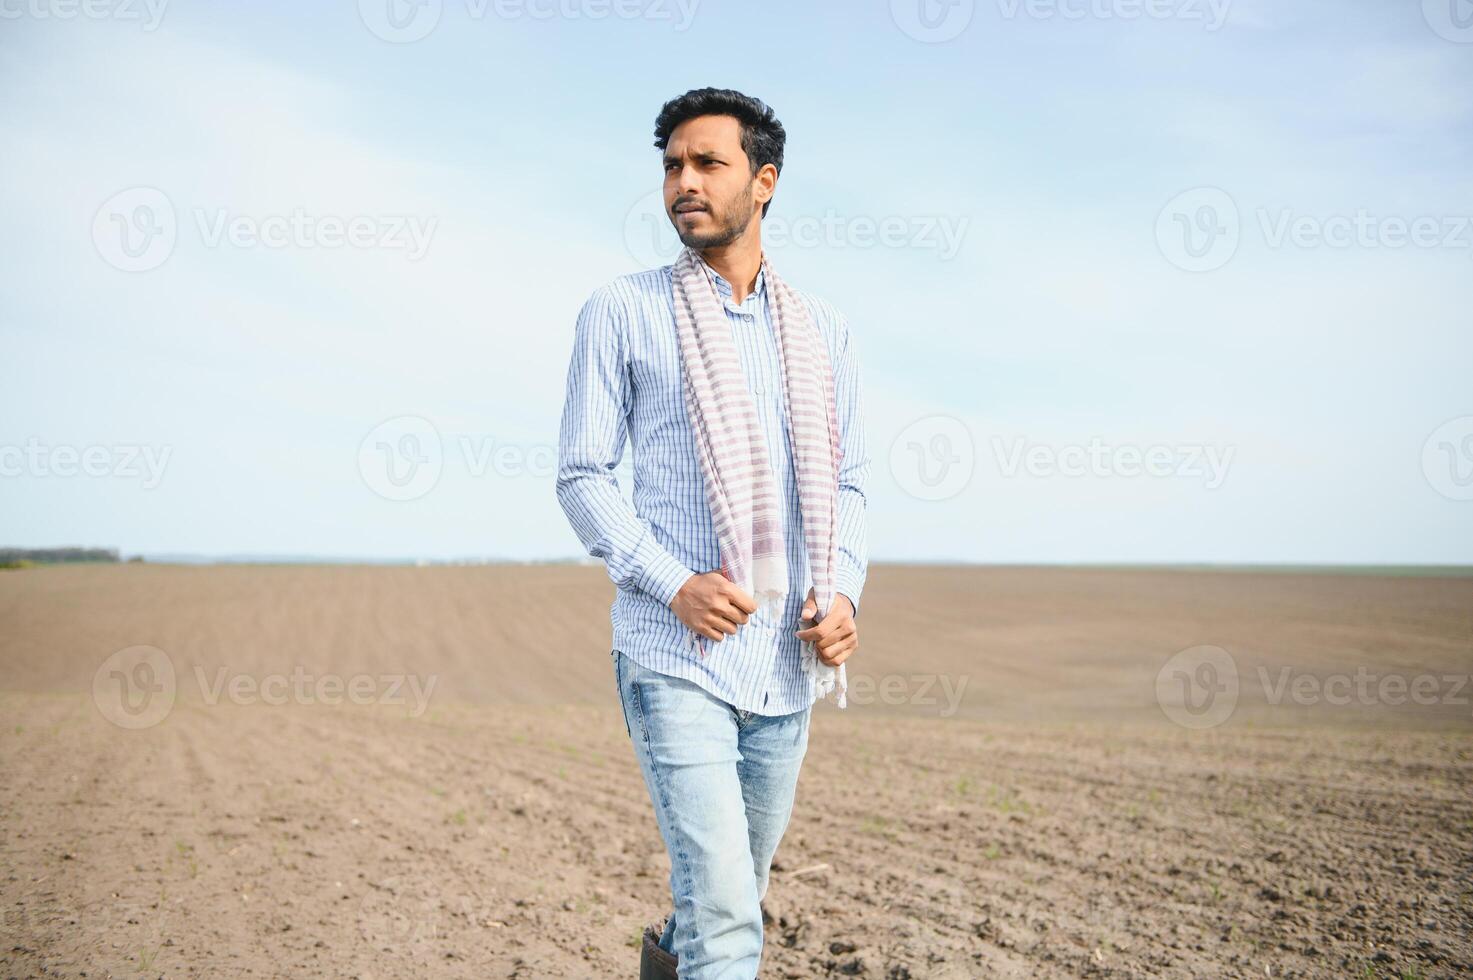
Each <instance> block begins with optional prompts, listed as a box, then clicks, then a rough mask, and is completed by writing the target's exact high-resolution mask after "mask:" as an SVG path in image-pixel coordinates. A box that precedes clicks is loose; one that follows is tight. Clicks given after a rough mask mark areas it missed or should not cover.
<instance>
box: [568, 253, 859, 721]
mask: <svg viewBox="0 0 1473 980" xmlns="http://www.w3.org/2000/svg"><path fill="white" fill-rule="evenodd" d="M672 268H673V266H668V265H667V266H664V267H663V268H659V269H649V270H646V271H644V272H639V273H635V274H633V275H628V276H621V277H620V278H618V279H615V280H614V281H613V282H611V283H609V284H608V285H607V286H604V287H602V288H601V289H599V290H597V291H596V292H594V294H593V295H592V296H591V297H589V299H588V301H587V302H586V303H585V304H584V305H583V309H582V311H581V312H580V313H579V315H578V324H577V328H576V330H575V335H574V340H573V357H572V362H571V364H570V366H569V368H568V389H567V400H566V402H565V403H564V406H563V417H562V426H561V432H560V436H559V440H558V476H557V496H558V502H559V503H560V504H561V505H562V508H563V511H564V513H566V514H567V516H568V520H569V521H570V522H571V523H572V525H573V530H574V531H575V532H576V533H577V535H578V538H579V540H580V541H582V543H583V547H584V548H585V549H586V550H587V551H588V553H589V554H590V555H593V556H595V557H598V558H602V559H604V561H605V563H606V565H607V569H608V574H609V578H610V579H612V580H613V582H614V584H615V585H616V586H618V591H617V593H616V595H615V597H614V603H613V606H612V607H611V609H610V618H611V620H612V623H613V633H614V636H613V640H614V644H613V649H615V650H620V651H623V653H624V654H625V655H626V656H628V657H629V658H630V659H632V660H634V661H635V662H636V663H638V664H639V665H640V666H642V667H645V668H647V669H649V670H654V671H657V672H659V673H662V674H668V675H673V676H675V677H681V678H684V679H686V680H689V681H692V682H694V683H696V684H698V685H700V686H701V687H702V688H704V689H706V690H707V691H710V692H711V693H712V694H714V695H715V696H716V697H718V698H720V699H721V700H723V701H725V702H727V703H728V704H731V705H734V706H735V707H737V708H740V709H743V710H745V711H751V712H754V713H756V714H761V715H779V714H788V713H790V712H793V711H798V710H801V709H803V708H807V707H808V706H809V705H811V704H812V703H813V702H814V700H815V699H816V697H817V693H816V691H815V689H814V685H813V681H812V680H811V679H810V678H809V677H808V676H807V675H805V674H804V673H803V670H802V668H801V667H800V666H799V659H798V655H799V648H800V647H801V641H800V640H799V639H798V638H797V637H795V636H794V635H793V633H794V632H795V631H797V630H798V629H800V628H801V627H800V626H799V622H798V616H799V613H800V612H801V610H802V608H803V602H804V600H805V599H806V598H807V596H808V589H809V588H810V587H811V586H812V585H813V577H812V575H811V574H810V572H809V570H808V558H807V554H808V549H807V547H806V545H805V544H804V542H803V533H802V516H801V512H800V510H799V501H798V494H797V479H796V476H795V474H794V471H793V461H792V448H791V445H790V442H789V438H788V432H787V424H786V415H787V410H786V406H785V405H784V404H783V395H782V383H781V378H780V374H779V361H778V352H777V345H776V342H775V337H774V334H773V331H772V324H771V321H770V320H769V319H768V315H769V311H768V306H767V302H766V297H767V290H766V282H765V276H763V275H762V274H761V273H760V272H759V274H758V277H757V283H756V287H755V289H754V290H753V291H752V293H750V294H749V295H748V296H747V297H746V298H745V299H744V300H743V301H742V302H741V303H740V304H738V303H734V302H732V291H731V285H730V284H729V283H728V282H727V281H726V280H725V279H723V278H722V277H721V276H720V275H719V274H718V273H716V271H715V270H714V269H712V270H711V274H712V279H713V280H714V281H715V283H716V288H717V290H718V291H719V292H720V294H721V296H722V297H723V298H724V299H725V301H726V315H727V318H728V319H729V321H730V322H731V327H732V334H733V336H734V337H735V339H736V347H737V352H738V355H739V357H740V359H741V363H742V368H743V370H744V371H745V372H746V375H747V382H748V385H749V386H750V388H751V390H752V394H753V397H754V398H755V400H756V403H757V414H758V417H759V419H760V421H761V424H762V427H763V429H764V431H765V433H766V436H767V449H768V458H769V459H770V460H771V461H772V465H773V468H774V473H775V474H776V476H777V482H778V484H779V485H780V493H781V499H782V501H783V506H784V513H785V514H786V516H785V518H784V520H783V537H784V541H785V543H786V546H787V554H788V580H789V582H792V583H800V584H801V587H800V588H799V589H798V590H796V591H793V592H789V593H788V596H787V599H786V601H785V603H784V606H783V611H782V615H781V619H780V621H778V622H771V621H769V617H765V616H763V614H762V613H761V612H760V611H759V612H758V613H756V614H754V615H752V616H751V617H749V619H748V620H747V622H746V624H745V625H742V626H738V627H737V632H736V635H734V636H727V637H725V638H724V639H723V640H722V641H721V642H719V643H718V642H712V641H707V642H706V648H707V651H708V652H707V655H706V657H705V658H704V659H702V658H701V657H699V656H698V655H697V654H695V653H693V652H691V651H690V650H689V649H688V648H687V646H686V644H685V642H684V638H685V637H686V636H687V635H688V631H687V629H686V626H685V624H684V623H682V622H681V621H680V619H679V617H677V616H676V615H675V613H674V611H673V610H672V609H671V608H670V603H671V601H672V600H674V598H675V594H676V593H677V592H678V591H680V587H681V586H682V585H684V584H685V582H686V580H687V579H688V578H690V577H691V576H692V575H694V574H696V573H697V572H707V571H713V570H716V569H719V568H720V567H721V561H720V553H719V552H720V549H719V547H718V546H717V543H716V532H715V530H714V528H713V526H712V522H711V512H710V508H709V507H708V505H707V503H706V490H705V485H704V482H703V477H702V475H701V468H700V463H699V461H698V460H697V458H696V444H695V438H694V436H693V434H692V433H691V428H690V421H689V417H688V416H687V414H686V410H685V395H684V390H683V388H682V370H681V361H680V345H679V340H678V338H677V335H676V331H675V312H674V306H673V303H674V298H673V297H674V294H673V290H672V285H671V270H672ZM796 292H797V294H798V296H799V297H801V298H802V299H803V301H804V302H805V303H807V305H808V309H809V311H810V313H811V315H812V316H813V319H814V323H815V324H816V325H817V327H818V328H819V331H820V332H821V333H822V335H823V337H824V340H825V341H826V342H827V344H828V352H829V363H830V364H831V365H832V366H833V371H834V399H835V408H836V410H837V413H838V418H839V430H840V440H839V441H840V445H841V447H842V448H843V451H844V457H843V460H842V461H841V464H840V469H839V499H838V509H839V515H838V516H839V529H838V534H839V554H838V568H837V576H836V583H835V584H836V588H837V590H838V591H839V592H840V593H842V594H844V595H845V596H847V597H848V598H849V600H850V602H851V603H852V604H853V606H854V609H855V614H856V616H857V615H858V611H859V594H860V592H861V591H862V590H863V588H864V580H865V575H866V572H867V566H868V560H869V555H868V550H869V549H868V539H867V535H866V530H865V514H864V511H865V486H866V484H867V482H868V480H869V473H870V458H869V455H868V453H867V451H866V449H865V439H864V423H863V417H862V413H861V408H860V385H859V371H858V363H857V361H856V358H855V352H854V346H853V342H852V340H851V337H850V332H849V326H848V322H847V320H846V319H845V318H844V316H843V315H842V314H841V313H839V312H838V311H837V310H835V309H834V308H833V307H832V306H830V305H829V304H828V303H826V302H824V301H823V300H821V299H818V298H816V297H813V296H810V295H808V294H807V293H804V292H802V291H801V290H797V291H796ZM626 438H628V439H629V441H630V444H631V445H632V447H633V451H634V467H633V469H634V491H633V504H634V505H633V508H632V509H631V508H630V505H629V502H628V501H626V500H625V499H624V498H623V496H621V495H620V492H619V485H618V481H617V479H616V478H615V476H614V468H615V467H616V466H617V465H618V464H619V461H620V459H621V458H622V457H623V454H624V441H625V439H626Z"/></svg>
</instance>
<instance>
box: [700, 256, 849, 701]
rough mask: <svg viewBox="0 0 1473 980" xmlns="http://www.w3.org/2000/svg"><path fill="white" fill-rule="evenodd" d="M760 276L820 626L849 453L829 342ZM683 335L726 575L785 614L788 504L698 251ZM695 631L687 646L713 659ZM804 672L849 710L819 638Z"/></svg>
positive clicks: (788, 296) (806, 653)
mask: <svg viewBox="0 0 1473 980" xmlns="http://www.w3.org/2000/svg"><path fill="white" fill-rule="evenodd" d="M762 272H763V275H764V276H765V278H766V280H767V302H768V308H769V310H770V311H771V313H772V323H773V325H774V333H775V334H776V338H775V339H776V341H777V350H778V363H779V365H780V373H781V377H782V392H783V403H784V405H785V406H786V408H787V424H788V435H789V439H790V441H791V443H792V447H793V468H794V472H795V474H796V476H797V480H798V500H799V506H800V508H801V510H802V516H803V541H804V544H805V545H806V546H807V550H808V564H809V569H810V571H811V573H812V577H813V592H814V599H815V601H816V603H817V605H818V612H817V616H816V617H815V621H822V620H823V617H824V616H825V615H827V613H828V611H829V610H830V609H831V608H832V607H833V604H834V589H835V567H836V565H837V561H838V495H839V461H840V459H841V458H842V456H843V451H842V450H841V449H840V448H839V424H838V416H837V413H836V412H835V409H834V377H833V372H832V370H831V369H830V366H829V358H828V350H827V347H826V346H825V344H824V341H823V337H822V336H821V335H820V334H819V332H818V329H817V328H816V327H815V326H814V323H813V319H812V318H811V317H810V316H809V315H808V308H807V306H805V305H804V303H803V301H802V300H801V299H800V298H799V297H798V296H797V294H796V293H794V292H793V291H792V290H791V289H790V288H788V285H787V283H785V282H783V281H782V280H781V279H779V278H778V276H777V274H776V273H775V272H773V271H772V266H771V264H770V263H769V262H768V261H767V257H766V255H764V256H763V257H762ZM674 294H675V327H676V332H677V333H678V334H679V338H680V357H681V361H682V363H683V365H684V368H685V370H684V375H685V407H686V412H687V414H688V415H689V416H690V421H691V429H692V431H693V432H694V435H695V442H696V453H697V455H698V456H699V457H700V463H701V475H702V476H703V477H704V481H705V485H706V501H707V503H708V504H709V505H710V507H711V520H712V524H713V525H714V527H715V530H716V539H717V543H718V544H719V546H720V555H721V573H722V574H723V575H725V576H726V577H727V578H728V579H730V580H731V581H732V582H734V583H736V585H738V586H739V587H740V588H741V589H742V590H744V591H745V592H746V593H747V594H748V595H750V596H751V597H752V599H753V601H754V602H756V603H757V604H758V607H759V608H761V609H762V610H763V611H764V612H766V613H768V614H769V615H771V616H772V618H774V619H775V618H776V615H774V614H776V613H779V612H780V611H781V610H782V608H783V606H784V604H785V602H786V597H787V594H788V592H789V590H790V588H791V587H792V586H791V584H790V583H789V581H788V565H787V552H786V549H785V546H784V542H783V521H782V518H783V508H782V504H781V501H780V498H779V493H778V482H777V478H776V476H775V475H774V473H773V468H772V462H771V460H770V459H769V458H768V452H767V444H766V442H765V437H764V434H763V430H762V426H761V425H760V424H759V423H758V418H757V405H756V401H755V400H754V398H753V396H752V392H751V390H750V389H749V388H748V387H747V379H746V375H745V373H744V371H743V370H742V365H741V362H740V360H738V357H737V350H736V342H735V340H734V339H733V337H732V333H731V324H730V322H729V321H728V320H727V317H726V313H725V310H724V309H723V304H722V301H721V298H720V296H719V295H718V294H717V292H716V285H715V283H714V282H713V281H712V279H711V274H710V270H709V267H708V266H707V265H706V263H705V262H704V261H703V260H702V259H701V257H700V256H699V255H697V254H696V252H695V251H694V250H692V249H690V248H686V249H682V250H681V253H680V257H679V258H678V259H676V261H675V269H674ZM702 640H703V637H701V635H700V634H698V633H696V632H695V631H694V630H690V631H689V635H688V636H687V638H686V645H687V648H688V649H691V650H693V651H694V652H696V653H698V654H699V655H700V656H702V657H704V656H706V649H705V645H704V643H703V642H702ZM800 661H801V665H802V668H803V672H804V673H805V674H806V675H808V677H809V678H810V679H811V680H812V682H813V685H814V690H815V692H816V694H817V696H818V697H825V696H827V695H828V694H829V693H831V692H836V693H837V701H838V706H839V707H841V708H842V707H844V706H845V701H846V698H845V693H846V691H847V688H848V682H847V679H846V678H845V675H844V665H843V664H840V665H839V667H838V669H837V670H836V669H835V668H833V667H830V666H829V665H828V664H825V663H824V662H823V661H821V660H819V659H818V653H817V651H816V650H815V649H814V645H813V643H812V642H805V643H804V644H803V647H802V652H801V654H800Z"/></svg>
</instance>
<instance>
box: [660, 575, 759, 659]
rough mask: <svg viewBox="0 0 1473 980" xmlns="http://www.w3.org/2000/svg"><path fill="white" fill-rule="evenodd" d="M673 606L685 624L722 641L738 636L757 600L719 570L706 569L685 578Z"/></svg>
mask: <svg viewBox="0 0 1473 980" xmlns="http://www.w3.org/2000/svg"><path fill="white" fill-rule="evenodd" d="M670 608H671V609H672V610H673V611H674V612H675V615H676V616H678V617H680V621H681V622H682V623H684V624H685V625H686V626H689V627H690V628H691V629H693V630H695V631H696V632H697V633H699V634H701V635H702V636H704V637H705V638H706V639H708V640H715V641H717V642H718V643H719V642H721V640H722V639H724V638H725V637H727V636H735V635H736V631H737V627H738V626H742V625H744V624H745V623H746V622H747V617H748V616H749V615H751V614H752V613H754V612H756V611H757V603H755V602H753V601H752V597H751V596H749V595H747V593H745V592H743V591H742V590H741V589H740V588H738V587H737V586H736V584H735V583H733V582H732V581H731V579H729V578H727V577H726V576H725V575H722V574H721V573H720V572H705V573H703V574H699V575H692V576H691V577H690V578H688V579H686V580H685V584H684V585H682V586H681V587H680V591H679V592H677V593H675V598H674V599H672V600H671V601H670Z"/></svg>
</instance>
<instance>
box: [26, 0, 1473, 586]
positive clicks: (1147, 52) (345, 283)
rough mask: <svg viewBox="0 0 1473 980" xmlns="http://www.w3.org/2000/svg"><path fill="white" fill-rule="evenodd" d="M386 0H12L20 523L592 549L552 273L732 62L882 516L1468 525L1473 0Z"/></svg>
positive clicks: (1101, 532) (152, 543)
mask: <svg viewBox="0 0 1473 980" xmlns="http://www.w3.org/2000/svg"><path fill="white" fill-rule="evenodd" d="M390 2H391V0H372V2H370V0H363V3H356V4H355V3H353V2H343V3H323V4H314V5H305V4H288V3H284V2H278V3H254V4H250V5H238V4H228V3H224V2H193V3H185V2H182V0H181V2H177V3H167V2H165V3H162V4H161V3H160V2H159V0H155V3H154V6H153V7H152V8H150V7H149V6H147V5H145V4H144V3H143V2H142V0H136V2H129V3H122V2H118V3H110V2H109V0H101V2H100V3H99V6H97V7H96V8H94V13H95V15H81V14H78V15H75V16H72V15H71V14H72V13H73V12H74V11H73V8H71V7H69V6H68V5H67V4H66V3H65V2H64V0H62V2H58V0H13V2H10V3H8V4H7V5H5V6H4V10H3V12H4V13H5V17H4V19H3V20H0V93H3V94H0V107H3V109H0V154H3V158H4V160H5V172H6V179H5V181H3V182H0V213H3V215H4V221H5V226H6V228H7V231H8V234H7V235H5V236H4V238H3V239H0V260H3V269H4V273H3V275H0V337H3V354H4V356H3V358H0V390H3V396H0V397H3V402H0V405H3V411H0V515H3V516H0V544H14V545H22V546H50V545H61V544H84V545H96V546H111V547H118V548H121V549H122V550H123V551H124V552H127V553H137V552H143V553H177V552H190V553H202V554H221V553H231V554H239V553H258V554H314V555H338V556H346V557H362V558H388V557H425V558H455V557H474V556H489V557H505V558H552V557H568V556H575V555H577V554H579V548H578V543H577V540H576V538H575V537H574V536H573V533H572V531H571V529H570V528H569V527H568V525H567V523H566V521H565V519H564V518H563V515H562V513H561V511H560V510H559V508H558V506H557V503H556V500H555V497H554V494H553V473H552V467H551V465H550V461H551V451H552V449H553V447H554V446H555V442H556V432H557V421H558V415H559V413H560V411H561V402H562V395H563V384H564V379H565V373H566V369H567V356H568V353H569V350H570V344H571V339H572V327H573V321H574V317H575V315H576V313H577V310H578V308H579V307H580V306H581V304H582V302H583V301H584V299H586V298H587V296H588V295H589V293H591V292H592V291H593V290H594V289H595V288H596V287H598V286H599V285H601V284H602V283H604V282H606V281H608V280H609V279H610V278H612V277H614V276H617V275H621V274H624V273H627V272H631V271H634V270H636V269H639V268H642V267H645V266H647V265H650V264H657V263H660V262H662V261H666V260H668V258H669V253H670V250H671V242H672V241H673V239H672V238H671V236H670V235H669V234H668V232H665V233H663V234H660V233H659V232H660V230H661V229H660V226H659V224H658V222H659V220H660V218H659V216H658V214H657V212H655V211H653V210H652V208H653V207H654V206H655V205H654V204H653V201H654V200H655V198H654V195H655V194H656V192H657V191H658V187H659V180H660V173H659V166H658V155H657V152H656V151H655V150H654V149H653V147H652V146H651V137H652V128H653V119H654V116H655V113H656V112H657V110H658V108H659V106H660V104H661V103H662V102H663V101H664V100H666V99H668V98H670V97H672V96H674V95H676V94H679V93H680V92H683V91H685V90H687V89H689V88H693V87H698V86H702V85H718V86H728V87H733V88H738V89H741V90H743V91H746V92H748V93H750V94H753V95H756V96H758V97H760V98H763V99H765V100H766V101H768V102H769V103H770V104H771V105H773V106H774V108H775V109H776V110H777V112H778V115H779V116H780V118H781V119H782V120H783V123H784V124H785V126H786V127H787V131H788V134H789V140H788V148H787V161H786V166H785V168H784V172H783V174H782V177H781V179H780V182H779V189H778V193H777V195H776V198H775V201H774V203H773V207H772V210H771V213H770V215H769V218H768V221H767V225H768V231H767V233H768V236H769V237H768V242H769V244H768V252H769V255H770V256H771V258H772V260H773V261H774V263H775V264H777V265H778V267H779V268H780V269H781V270H782V272H783V274H784V276H785V277H786V278H787V279H788V280H789V281H790V282H792V283H793V284H795V285H797V286H799V287H801V288H805V289H808V290H811V291H813V292H815V293H818V294H821V295H823V296H825V297H827V298H829V299H830V300H832V301H833V302H834V303H835V304H836V305H838V307H839V308H840V309H842V310H844V311H845V312H846V314H847V315H848V318H849V320H850V324H851V328H852V330H853V331H854V337H855V343H856V349H857V351H858V353H859V357H860V363H861V370H862V373H863V382H864V386H865V398H866V405H865V416H866V419H867V425H868V432H869V447H870V451H871V454H872V456H873V458H874V460H875V467H874V477H873V480H872V483H871V486H870V516H871V525H870V526H871V544H872V557H873V558H874V559H876V560H885V559H894V560H924V559H952V560H966V561H993V562H1156V561H1161V562H1325V563H1341V562H1351V563H1360V562H1372V563H1374V562H1391V563H1422V562H1425V563H1469V562H1473V500H1470V499H1468V498H1469V497H1473V376H1470V365H1473V329H1470V328H1473V322H1470V321H1473V314H1470V312H1469V311H1470V310H1473V228H1470V227H1469V216H1470V215H1473V193H1470V191H1473V168H1470V167H1469V166H1468V161H1469V159H1470V151H1473V125H1470V123H1473V118H1470V116H1473V102H1470V101H1469V100H1468V99H1467V93H1468V91H1470V88H1473V85H1470V83H1473V28H1464V27H1462V26H1461V25H1462V24H1463V23H1464V21H1463V20H1460V19H1456V18H1454V17H1453V16H1452V15H1453V14H1455V13H1456V14H1459V15H1468V14H1470V13H1473V11H1470V10H1469V9H1468V8H1467V3H1466V0H1446V3H1447V6H1446V8H1445V9H1444V8H1440V7H1439V6H1438V0H1427V2H1426V3H1424V4H1421V5H1420V6H1419V5H1418V4H1417V3H1403V4H1381V3H1371V2H1364V3H1362V2H1348V3H1347V2H1342V3H1335V2H1323V3H1322V2H1302V3H1292V2H1276V3H1267V2H1248V0H1215V3H1210V2H1208V0H1060V2H1052V0H1033V2H1032V3H1024V2H1022V0H1018V2H1016V3H1015V2H1013V0H990V2H985V3H984V2H974V3H970V4H969V3H965V2H959V3H957V4H954V5H952V6H950V7H947V6H944V5H941V4H940V3H936V2H934V0H925V2H926V3H927V4H929V6H926V7H920V6H917V2H919V0H915V2H910V3H909V4H908V5H907V3H904V2H901V0H896V2H894V3H890V2H880V0H870V2H865V3H855V4H845V5H838V4H830V5H817V4H814V5H808V6H807V7H801V6H800V5H794V4H784V3H734V2H716V0H684V3H683V4H682V3H680V2H677V0H660V2H656V0H620V3H618V4H614V3H613V2H612V0H605V2H603V3H600V2H599V0H556V2H552V0H549V2H546V3H543V2H539V0H529V2H513V0H502V2H501V3H500V4H496V3H491V2H490V0H486V2H481V0H458V2H457V0H439V2H436V0H425V3H424V4H423V5H421V6H418V7H410V6H408V5H403V6H398V7H396V8H390V7H389V6H388V4H389V3H390ZM392 2H394V3H396V4H400V3H402V0H392ZM1453 4H1461V5H1462V6H1461V7H1456V6H1453ZM391 10H392V11H393V12H395V13H396V16H397V17H398V19H397V20H393V19H391V18H390V17H389V14H390V12H391ZM601 12H602V13H604V16H599V14H600V13H601ZM544 14H551V16H543V15H544ZM918 14H925V15H926V16H927V17H929V20H924V19H921V18H919V17H918ZM928 23H929V24H933V25H937V26H936V29H935V32H933V33H929V34H928V29H927V28H926V26H925V25H926V24H928ZM395 24H398V25H401V26H400V27H399V28H396V27H395V26H394V25H395ZM403 25H407V27H405V26H403ZM420 32H422V33H423V36H421V37H418V38H417V39H409V35H413V34H416V33H420ZM349 226H351V227H353V228H355V229H357V232H356V234H357V237H356V238H355V240H354V242H351V243H349V242H346V241H345V238H346V234H347V233H346V231H345V229H346V228H348V227H349ZM882 231H883V234H882ZM1413 239H1415V240H1413ZM411 459H412V460H417V461H418V463H417V466H416V468H414V469H411V468H410V463H409V461H410V460H411ZM626 462H627V461H626ZM622 473H623V475H624V477H625V479H626V480H627V473H628V470H627V466H626V467H625V468H624V469H623V471H622Z"/></svg>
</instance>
